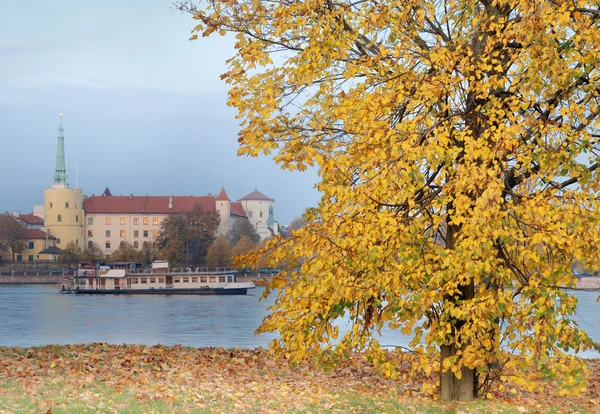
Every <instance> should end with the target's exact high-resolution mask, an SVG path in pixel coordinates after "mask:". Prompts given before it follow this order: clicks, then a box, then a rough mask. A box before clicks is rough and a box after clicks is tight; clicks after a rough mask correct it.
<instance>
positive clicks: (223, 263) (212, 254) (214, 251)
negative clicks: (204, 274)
mask: <svg viewBox="0 0 600 414" xmlns="http://www.w3.org/2000/svg"><path fill="white" fill-rule="evenodd" d="M231 252H232V248H231V244H229V241H228V240H227V237H225V236H219V237H217V239H216V240H215V242H214V244H213V245H212V246H210V248H209V249H208V253H207V254H206V266H208V267H229V266H231V264H232V258H231Z"/></svg>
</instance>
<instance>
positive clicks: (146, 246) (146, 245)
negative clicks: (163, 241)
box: [143, 241, 150, 249]
mask: <svg viewBox="0 0 600 414" xmlns="http://www.w3.org/2000/svg"><path fill="white" fill-rule="evenodd" d="M143 246H144V249H149V248H150V242H147V241H145V242H144V244H143Z"/></svg>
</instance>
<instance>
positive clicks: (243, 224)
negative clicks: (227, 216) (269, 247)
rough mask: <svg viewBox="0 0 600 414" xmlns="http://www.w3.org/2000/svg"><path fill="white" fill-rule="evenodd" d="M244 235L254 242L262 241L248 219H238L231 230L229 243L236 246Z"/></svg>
mask: <svg viewBox="0 0 600 414" xmlns="http://www.w3.org/2000/svg"><path fill="white" fill-rule="evenodd" d="M243 236H248V237H249V238H250V240H252V241H253V242H254V243H258V242H259V241H260V236H259V235H258V233H257V232H256V229H255V228H254V226H253V225H252V223H250V221H249V220H248V219H236V220H234V222H233V226H231V229H230V230H229V243H231V245H232V246H235V245H236V244H238V242H239V241H240V239H241V238H242V237H243Z"/></svg>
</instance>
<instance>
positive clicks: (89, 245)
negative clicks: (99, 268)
mask: <svg viewBox="0 0 600 414" xmlns="http://www.w3.org/2000/svg"><path fill="white" fill-rule="evenodd" d="M93 244H94V242H93V241H91V240H90V241H89V242H88V248H90V249H91V248H92V246H93Z"/></svg>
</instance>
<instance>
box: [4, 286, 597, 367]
mask: <svg viewBox="0 0 600 414" xmlns="http://www.w3.org/2000/svg"><path fill="white" fill-rule="evenodd" d="M263 289H264V288H257V289H254V290H249V291H248V295H241V296H170V295H148V296H146V295H98V296H96V295H89V296H88V295H61V294H58V293H57V289H56V287H55V286H49V285H0V345H3V346H39V345H46V344H72V343H90V342H106V343H112V344H124V343H127V344H145V345H155V344H163V345H174V344H182V345H185V346H194V347H205V346H215V347H225V348H232V347H241V348H255V347H259V346H262V347H265V346H267V345H268V343H269V341H270V340H271V339H272V338H274V336H275V335H273V334H262V335H259V336H256V335H254V331H255V330H256V328H257V327H258V325H259V324H260V322H261V320H262V318H263V317H264V316H265V315H267V313H268V311H267V309H266V308H267V307H268V306H270V305H271V304H272V303H273V301H274V298H273V297H270V298H268V299H266V300H262V301H259V298H260V296H261V294H262V292H263ZM575 295H576V296H577V297H578V298H579V307H578V314H577V316H576V320H577V322H578V323H579V326H580V327H581V328H583V329H584V330H586V331H587V333H588V334H589V335H590V336H591V337H592V339H594V341H596V342H600V312H598V310H599V309H600V304H599V303H597V302H596V297H597V296H598V292H595V293H594V292H575ZM339 326H340V337H341V335H343V334H344V332H345V331H346V330H347V329H348V328H350V325H349V324H348V323H345V322H341V323H340V324H339ZM382 335H383V336H382V339H381V340H380V342H381V343H382V344H385V345H395V346H408V343H409V342H410V338H409V337H407V336H405V335H402V334H401V333H400V332H398V331H392V330H389V329H384V330H383V331H382ZM583 356H585V357H592V358H598V357H600V354H598V353H597V352H587V353H585V354H583Z"/></svg>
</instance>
